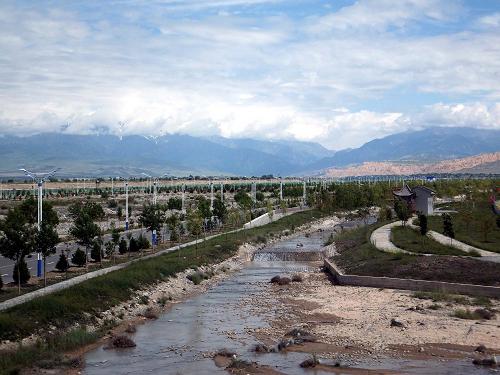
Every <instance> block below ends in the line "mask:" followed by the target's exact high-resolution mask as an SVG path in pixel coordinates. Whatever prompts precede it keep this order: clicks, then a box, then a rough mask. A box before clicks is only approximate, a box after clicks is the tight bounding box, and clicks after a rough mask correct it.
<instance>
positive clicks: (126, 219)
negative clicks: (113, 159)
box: [125, 181, 128, 231]
mask: <svg viewBox="0 0 500 375" xmlns="http://www.w3.org/2000/svg"><path fill="white" fill-rule="evenodd" d="M125 230H126V231H128V181H125Z"/></svg>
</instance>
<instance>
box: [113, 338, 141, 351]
mask: <svg viewBox="0 0 500 375" xmlns="http://www.w3.org/2000/svg"><path fill="white" fill-rule="evenodd" d="M111 345H113V347H114V348H133V347H134V346H136V345H135V342H134V341H132V339H131V338H129V337H127V336H125V335H120V336H116V337H115V338H113V341H111Z"/></svg>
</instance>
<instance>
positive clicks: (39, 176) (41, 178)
mask: <svg viewBox="0 0 500 375" xmlns="http://www.w3.org/2000/svg"><path fill="white" fill-rule="evenodd" d="M19 170H20V171H22V172H24V174H25V175H26V176H28V177H31V178H32V179H33V181H36V183H37V186H38V214H37V228H38V230H39V231H40V226H41V224H42V218H43V212H42V210H43V205H42V199H43V183H44V182H45V180H46V179H48V178H50V177H52V176H53V175H54V173H56V172H57V171H58V170H59V168H57V169H54V170H53V171H51V172H39V173H35V172H30V171H28V170H26V169H24V168H21V169H19ZM36 260H37V262H36V276H37V277H41V276H42V255H41V254H40V252H37V257H36Z"/></svg>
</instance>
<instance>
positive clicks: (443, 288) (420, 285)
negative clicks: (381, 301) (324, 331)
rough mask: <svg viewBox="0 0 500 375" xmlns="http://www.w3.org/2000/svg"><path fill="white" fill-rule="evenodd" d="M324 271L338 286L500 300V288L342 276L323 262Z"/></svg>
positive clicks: (325, 261)
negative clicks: (460, 295) (442, 293)
mask: <svg viewBox="0 0 500 375" xmlns="http://www.w3.org/2000/svg"><path fill="white" fill-rule="evenodd" d="M324 265H325V269H326V270H327V271H328V272H329V273H330V274H331V275H332V277H333V279H334V280H335V282H336V283H338V284H340V285H352V286H366V287H371V288H386V289H404V290H414V291H424V292H444V293H454V294H467V295H472V296H484V297H492V298H500V287H496V286H486V285H474V284H459V283H448V282H444V281H428V280H415V279H399V278H392V277H377V276H358V275H344V274H343V273H342V272H341V271H340V270H339V269H338V268H337V267H336V266H335V264H334V263H333V262H330V261H329V260H328V259H325V260H324Z"/></svg>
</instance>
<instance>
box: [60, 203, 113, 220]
mask: <svg viewBox="0 0 500 375" xmlns="http://www.w3.org/2000/svg"><path fill="white" fill-rule="evenodd" d="M69 214H70V215H71V217H72V218H73V220H76V219H78V218H79V217H82V216H83V215H87V216H89V217H90V218H91V219H92V220H93V221H97V220H102V219H104V217H105V214H104V210H103V209H102V206H101V205H100V204H99V203H96V202H84V203H82V202H77V203H74V204H72V205H71V206H69Z"/></svg>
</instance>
